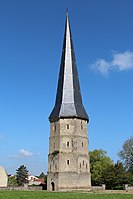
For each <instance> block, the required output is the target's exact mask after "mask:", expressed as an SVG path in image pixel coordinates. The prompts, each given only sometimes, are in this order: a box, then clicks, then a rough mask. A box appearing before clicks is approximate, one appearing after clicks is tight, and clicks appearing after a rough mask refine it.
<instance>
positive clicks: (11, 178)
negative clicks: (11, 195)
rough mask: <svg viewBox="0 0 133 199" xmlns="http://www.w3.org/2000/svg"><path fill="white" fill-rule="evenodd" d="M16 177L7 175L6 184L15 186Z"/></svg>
mask: <svg viewBox="0 0 133 199" xmlns="http://www.w3.org/2000/svg"><path fill="white" fill-rule="evenodd" d="M17 185H18V184H17V179H16V176H9V177H8V186H17Z"/></svg>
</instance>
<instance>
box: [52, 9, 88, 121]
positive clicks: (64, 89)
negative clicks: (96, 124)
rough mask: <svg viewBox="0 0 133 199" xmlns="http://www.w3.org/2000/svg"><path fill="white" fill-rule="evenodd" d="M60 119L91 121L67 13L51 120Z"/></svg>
mask: <svg viewBox="0 0 133 199" xmlns="http://www.w3.org/2000/svg"><path fill="white" fill-rule="evenodd" d="M59 118H81V119H85V120H87V121H88V120H89V119H88V115H87V113H86V111H85V109H84V106H83V103H82V97H81V92H80V85H79V78H78V72H77V66H76V60H75V54H74V47H73V42H72V35H71V30H70V24H69V19H68V12H66V24H65V33H64V42H63V50H62V57H61V65H60V72H59V80H58V87H57V94H56V102H55V106H54V108H53V111H52V112H51V114H50V116H49V120H50V121H55V120H57V119H59Z"/></svg>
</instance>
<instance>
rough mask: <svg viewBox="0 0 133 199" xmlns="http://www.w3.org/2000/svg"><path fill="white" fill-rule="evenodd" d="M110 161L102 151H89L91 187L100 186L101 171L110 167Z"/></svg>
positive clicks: (111, 163)
mask: <svg viewBox="0 0 133 199" xmlns="http://www.w3.org/2000/svg"><path fill="white" fill-rule="evenodd" d="M112 165H113V162H112V160H111V159H110V158H109V157H108V156H107V152H106V151H104V150H102V149H99V150H97V149H95V150H93V151H90V171H91V180H92V185H100V184H102V182H103V180H102V178H103V176H102V175H103V171H104V170H105V169H106V168H108V167H109V166H112Z"/></svg>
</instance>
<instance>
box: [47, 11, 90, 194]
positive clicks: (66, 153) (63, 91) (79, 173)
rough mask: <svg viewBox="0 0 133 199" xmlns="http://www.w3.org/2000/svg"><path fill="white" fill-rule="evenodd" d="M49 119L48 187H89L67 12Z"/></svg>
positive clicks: (83, 118)
mask: <svg viewBox="0 0 133 199" xmlns="http://www.w3.org/2000/svg"><path fill="white" fill-rule="evenodd" d="M49 121H50V139H49V155H48V179H47V189H48V190H49V191H52V190H56V191H64V190H85V189H90V187H91V180H90V164H89V156H88V127H87V126H88V122H89V118H88V115H87V113H86V111H85V109H84V106H83V103H82V98H81V92H80V85H79V79H78V72H77V66H76V60H75V54H74V47H73V42H72V35H71V30H70V24H69V19H68V13H66V24H65V34H64V42H63V50H62V58H61V65H60V72H59V80H58V88H57V95H56V102H55V106H54V108H53V111H52V112H51V114H50V116H49Z"/></svg>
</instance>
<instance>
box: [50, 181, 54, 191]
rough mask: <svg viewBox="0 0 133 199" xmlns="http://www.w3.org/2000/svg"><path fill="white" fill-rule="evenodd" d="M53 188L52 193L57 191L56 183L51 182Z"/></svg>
mask: <svg viewBox="0 0 133 199" xmlns="http://www.w3.org/2000/svg"><path fill="white" fill-rule="evenodd" d="M51 186H52V191H55V183H54V182H51Z"/></svg>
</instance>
